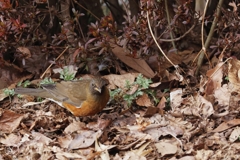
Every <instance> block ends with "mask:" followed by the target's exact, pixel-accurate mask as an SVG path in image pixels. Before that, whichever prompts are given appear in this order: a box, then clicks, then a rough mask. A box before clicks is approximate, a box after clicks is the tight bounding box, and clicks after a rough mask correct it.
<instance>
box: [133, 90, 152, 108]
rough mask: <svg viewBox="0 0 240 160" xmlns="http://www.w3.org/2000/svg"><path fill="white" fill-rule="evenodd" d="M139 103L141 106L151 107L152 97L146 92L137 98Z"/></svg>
mask: <svg viewBox="0 0 240 160" xmlns="http://www.w3.org/2000/svg"><path fill="white" fill-rule="evenodd" d="M136 103H137V105H139V106H145V107H150V106H152V105H153V104H152V103H151V100H150V98H149V97H148V95H147V94H146V93H144V94H143V95H142V96H140V97H139V98H138V99H137V100H136Z"/></svg>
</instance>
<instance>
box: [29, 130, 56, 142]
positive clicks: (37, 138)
mask: <svg viewBox="0 0 240 160" xmlns="http://www.w3.org/2000/svg"><path fill="white" fill-rule="evenodd" d="M31 133H32V134H31V135H32V136H33V138H34V140H35V141H36V142H37V143H42V144H44V145H49V143H50V142H52V140H51V139H50V138H48V137H46V136H45V135H43V134H42V133H39V132H35V131H32V132H31Z"/></svg>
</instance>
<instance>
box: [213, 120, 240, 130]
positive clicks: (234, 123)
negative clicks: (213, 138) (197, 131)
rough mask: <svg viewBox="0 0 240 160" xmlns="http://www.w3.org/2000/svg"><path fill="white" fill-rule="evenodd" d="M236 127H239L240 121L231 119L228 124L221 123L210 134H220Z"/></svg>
mask: <svg viewBox="0 0 240 160" xmlns="http://www.w3.org/2000/svg"><path fill="white" fill-rule="evenodd" d="M237 125H240V119H233V120H230V121H228V122H223V123H222V124H220V125H219V126H218V127H217V128H215V129H214V130H213V131H211V132H222V131H225V130H227V129H229V128H232V127H234V126H237Z"/></svg>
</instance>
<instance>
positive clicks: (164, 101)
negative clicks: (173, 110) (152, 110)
mask: <svg viewBox="0 0 240 160" xmlns="http://www.w3.org/2000/svg"><path fill="white" fill-rule="evenodd" d="M166 102H167V100H166V98H165V97H162V98H161V100H160V102H159V103H158V105H157V107H158V108H159V109H163V108H165V106H166Z"/></svg>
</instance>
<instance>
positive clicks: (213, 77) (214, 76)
mask: <svg viewBox="0 0 240 160" xmlns="http://www.w3.org/2000/svg"><path fill="white" fill-rule="evenodd" d="M223 64H224V63H223V62H221V63H218V64H217V65H216V66H215V67H214V68H213V69H210V70H208V71H207V76H208V78H209V80H208V83H207V84H206V90H205V93H206V94H207V95H210V94H212V93H214V91H215V90H216V89H218V88H220V87H221V83H222V77H223V73H222V66H223Z"/></svg>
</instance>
